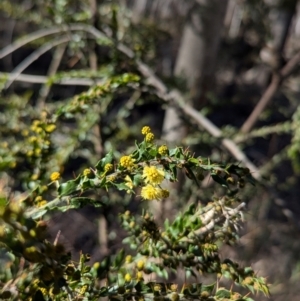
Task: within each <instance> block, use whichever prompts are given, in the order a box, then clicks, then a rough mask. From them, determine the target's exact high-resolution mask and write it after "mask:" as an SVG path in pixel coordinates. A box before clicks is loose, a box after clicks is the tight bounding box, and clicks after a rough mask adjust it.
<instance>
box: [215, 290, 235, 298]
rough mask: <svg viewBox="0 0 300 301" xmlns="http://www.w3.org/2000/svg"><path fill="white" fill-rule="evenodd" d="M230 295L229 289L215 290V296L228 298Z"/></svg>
mask: <svg viewBox="0 0 300 301" xmlns="http://www.w3.org/2000/svg"><path fill="white" fill-rule="evenodd" d="M230 296H231V293H230V291H228V290H227V289H225V288H220V289H218V291H217V292H216V297H218V298H230Z"/></svg>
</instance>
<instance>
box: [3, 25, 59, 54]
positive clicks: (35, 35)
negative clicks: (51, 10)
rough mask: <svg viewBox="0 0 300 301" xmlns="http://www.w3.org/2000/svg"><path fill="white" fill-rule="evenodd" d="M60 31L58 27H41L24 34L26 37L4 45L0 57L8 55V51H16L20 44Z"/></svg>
mask: <svg viewBox="0 0 300 301" xmlns="http://www.w3.org/2000/svg"><path fill="white" fill-rule="evenodd" d="M60 31H61V28H59V27H53V28H49V29H42V30H39V31H36V32H34V33H31V34H28V35H26V37H23V38H21V39H19V40H17V41H16V42H14V43H12V44H10V45H8V46H6V47H4V48H3V49H2V50H0V59H2V58H4V57H5V56H7V55H9V54H10V53H12V52H14V51H16V50H17V49H19V48H21V47H22V46H24V45H26V44H28V43H30V42H32V41H35V40H38V39H40V38H43V37H46V36H49V35H52V34H55V33H59V32H60Z"/></svg>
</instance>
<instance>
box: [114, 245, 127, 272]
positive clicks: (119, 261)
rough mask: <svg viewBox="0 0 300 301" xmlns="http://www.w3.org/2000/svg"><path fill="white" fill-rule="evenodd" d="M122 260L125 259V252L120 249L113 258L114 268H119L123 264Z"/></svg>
mask: <svg viewBox="0 0 300 301" xmlns="http://www.w3.org/2000/svg"><path fill="white" fill-rule="evenodd" d="M124 258H125V251H124V249H122V250H121V251H120V252H119V254H118V255H117V256H116V258H115V262H114V267H116V268H119V267H120V266H121V264H122V263H123V261H124Z"/></svg>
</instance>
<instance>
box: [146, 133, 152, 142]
mask: <svg viewBox="0 0 300 301" xmlns="http://www.w3.org/2000/svg"><path fill="white" fill-rule="evenodd" d="M145 140H146V142H149V143H150V142H152V141H153V140H154V134H153V133H148V134H147V135H146V138H145Z"/></svg>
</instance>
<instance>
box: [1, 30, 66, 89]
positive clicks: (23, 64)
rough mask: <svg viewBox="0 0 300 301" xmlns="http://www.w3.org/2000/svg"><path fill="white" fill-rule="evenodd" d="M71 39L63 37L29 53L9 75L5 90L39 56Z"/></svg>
mask: <svg viewBox="0 0 300 301" xmlns="http://www.w3.org/2000/svg"><path fill="white" fill-rule="evenodd" d="M70 39H71V37H70V36H63V37H61V38H59V39H57V40H52V41H51V42H49V43H46V44H44V45H43V46H42V47H40V48H38V49H37V50H35V51H34V52H33V53H31V54H30V55H29V56H28V57H26V59H25V60H23V61H22V62H21V63H20V64H19V65H18V66H17V67H16V68H15V69H14V70H13V71H12V73H11V75H12V76H11V78H10V79H9V80H8V81H7V83H6V85H5V88H6V89H7V88H9V87H10V85H11V84H12V83H13V82H14V80H15V79H16V78H17V77H18V76H19V75H20V74H21V73H22V72H23V71H24V70H25V69H26V68H27V67H28V66H29V65H31V64H32V63H33V62H34V61H35V60H37V59H38V58H39V57H40V56H41V55H43V54H44V53H45V52H47V51H49V50H50V49H52V48H54V47H56V46H58V45H60V44H63V43H66V42H69V41H70Z"/></svg>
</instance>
